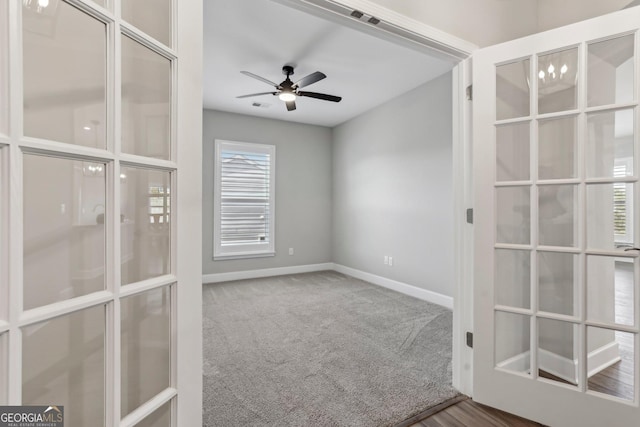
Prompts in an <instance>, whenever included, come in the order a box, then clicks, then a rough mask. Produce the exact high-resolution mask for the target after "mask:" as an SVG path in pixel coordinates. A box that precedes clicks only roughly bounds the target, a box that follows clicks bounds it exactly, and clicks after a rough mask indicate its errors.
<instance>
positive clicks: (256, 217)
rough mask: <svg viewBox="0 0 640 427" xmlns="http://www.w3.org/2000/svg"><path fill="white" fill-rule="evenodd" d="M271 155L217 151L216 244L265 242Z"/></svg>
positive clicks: (268, 241)
mask: <svg viewBox="0 0 640 427" xmlns="http://www.w3.org/2000/svg"><path fill="white" fill-rule="evenodd" d="M271 161H272V159H271V155H270V154H267V153H247V152H242V151H235V150H227V149H223V150H222V152H221V183H220V185H221V200H220V215H221V218H220V221H221V224H220V244H221V246H223V247H224V246H230V245H250V244H256V243H257V244H261V243H264V244H269V243H270V242H271V237H272V236H271V235H270V219H271V215H272V212H271V208H270V206H271V203H270V202H271V197H272V195H271V194H270V188H271V185H270V184H271V183H270V179H271V176H270V175H271V173H270V172H271Z"/></svg>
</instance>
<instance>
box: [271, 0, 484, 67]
mask: <svg viewBox="0 0 640 427" xmlns="http://www.w3.org/2000/svg"><path fill="white" fill-rule="evenodd" d="M274 1H276V2H278V3H282V4H285V5H288V6H290V7H293V8H296V9H299V10H303V11H306V12H307V13H310V14H312V15H315V16H320V17H323V18H325V19H328V20H330V21H332V22H335V23H339V24H342V25H345V26H348V27H351V28H354V29H356V30H359V31H363V32H366V33H368V34H371V35H373V36H375V37H379V38H382V39H385V40H388V41H392V42H395V43H398V44H401V45H404V46H406V47H408V48H413V49H418V50H422V51H424V52H426V53H429V54H430V55H432V56H436V57H438V58H441V59H445V60H449V61H451V62H458V61H460V60H462V59H465V58H467V57H469V56H470V55H471V53H472V52H473V51H475V50H476V49H478V47H477V46H476V45H475V44H473V43H471V42H468V41H466V40H463V39H461V38H459V37H456V36H454V35H452V34H449V33H446V32H444V31H442V30H440V29H438V28H435V27H432V26H430V25H427V24H425V23H424V22H421V21H418V20H416V19H413V18H411V17H410V16H407V15H403V14H401V13H398V12H396V11H394V10H392V9H389V8H387V7H384V6H381V5H380V4H377V3H375V2H373V1H371V0H274ZM353 11H358V12H361V13H362V14H363V16H361V17H360V18H357V17H353V16H352V15H351V13H352V12H353ZM371 18H374V20H373V22H376V23H375V24H374V23H373V22H372V21H370V19H371Z"/></svg>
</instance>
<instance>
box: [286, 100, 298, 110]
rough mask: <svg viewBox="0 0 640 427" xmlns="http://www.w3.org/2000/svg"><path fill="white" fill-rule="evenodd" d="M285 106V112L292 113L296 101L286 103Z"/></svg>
mask: <svg viewBox="0 0 640 427" xmlns="http://www.w3.org/2000/svg"><path fill="white" fill-rule="evenodd" d="M285 104H287V111H293V110H295V109H296V101H287V102H285Z"/></svg>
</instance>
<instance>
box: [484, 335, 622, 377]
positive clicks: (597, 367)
mask: <svg viewBox="0 0 640 427" xmlns="http://www.w3.org/2000/svg"><path fill="white" fill-rule="evenodd" d="M530 360H531V357H530V352H529V351H525V352H524V353H520V354H517V355H515V356H513V357H510V358H509V359H506V360H504V361H502V362H500V363H498V364H497V367H498V368H499V369H504V370H507V371H512V372H529V371H530V369H529V362H530ZM620 360H621V358H620V346H619V344H618V343H617V342H616V341H611V342H610V343H608V344H605V345H603V346H602V347H599V348H597V349H595V350H593V351H590V352H589V355H588V357H587V367H588V373H587V377H588V378H591V377H592V376H594V375H596V374H597V373H599V372H601V371H602V370H604V369H606V368H608V367H610V366H611V365H613V364H615V363H618V362H619V361H620ZM538 365H539V366H540V369H542V370H543V371H545V372H547V373H549V374H552V375H555V376H556V377H558V378H561V379H563V380H565V381H568V382H570V383H572V384H577V383H578V373H579V372H578V360H577V359H575V360H571V359H569V358H567V357H563V356H560V355H558V354H556V353H553V352H551V351H549V350H545V349H542V348H541V349H539V351H538Z"/></svg>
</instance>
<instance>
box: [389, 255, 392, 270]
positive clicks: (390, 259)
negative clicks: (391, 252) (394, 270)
mask: <svg viewBox="0 0 640 427" xmlns="http://www.w3.org/2000/svg"><path fill="white" fill-rule="evenodd" d="M391 266H393V257H392V256H390V257H389V267H391Z"/></svg>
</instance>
